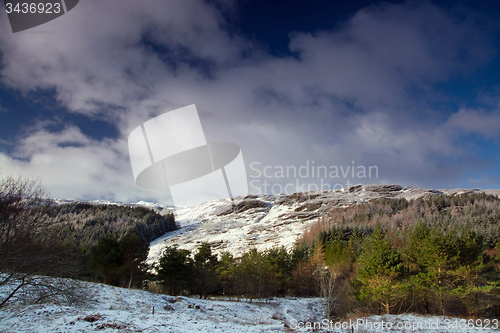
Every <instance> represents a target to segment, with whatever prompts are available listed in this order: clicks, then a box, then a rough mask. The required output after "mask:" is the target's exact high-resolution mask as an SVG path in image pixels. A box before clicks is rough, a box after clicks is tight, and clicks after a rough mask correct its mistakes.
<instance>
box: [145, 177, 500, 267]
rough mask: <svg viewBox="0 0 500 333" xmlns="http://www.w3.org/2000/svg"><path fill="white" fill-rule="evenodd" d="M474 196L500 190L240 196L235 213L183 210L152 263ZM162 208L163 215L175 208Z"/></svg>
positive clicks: (366, 188)
mask: <svg viewBox="0 0 500 333" xmlns="http://www.w3.org/2000/svg"><path fill="white" fill-rule="evenodd" d="M475 192H485V193H488V194H493V195H497V196H500V190H477V189H473V190H468V189H450V190H431V189H425V188H414V187H404V188H403V187H401V186H399V185H358V186H352V187H350V188H347V189H339V190H336V191H322V192H310V193H294V194H291V195H274V196H273V195H259V196H256V195H248V196H246V197H244V198H242V197H238V198H235V208H234V210H233V208H232V205H231V201H230V200H229V199H226V200H212V201H209V202H206V203H203V204H200V205H198V206H192V207H178V208H177V209H176V211H175V219H176V223H177V224H178V227H179V229H178V230H176V231H173V232H170V233H167V234H165V235H164V236H162V237H160V238H158V239H156V240H155V241H153V242H151V244H150V253H149V258H148V261H149V262H154V261H157V260H158V257H159V256H160V255H161V253H162V251H163V249H164V248H165V247H166V246H171V245H178V246H179V247H180V248H184V249H188V250H193V249H195V248H196V247H197V246H198V245H199V244H200V243H201V242H208V243H210V244H211V245H212V249H213V250H214V252H216V253H220V252H222V251H229V252H231V253H233V254H234V255H235V256H238V255H240V254H242V253H244V252H245V251H247V250H248V249H250V248H252V247H256V248H257V249H259V250H264V249H267V248H270V247H272V246H276V245H278V246H281V245H284V246H285V247H287V248H290V247H291V246H292V245H293V244H294V242H295V241H296V240H297V239H298V238H299V237H300V235H302V233H303V232H304V231H305V230H306V229H307V228H308V227H309V226H310V225H311V224H312V223H314V222H315V221H316V220H317V218H318V217H320V216H322V215H323V214H325V213H326V212H328V211H329V210H331V209H332V208H336V207H348V206H351V205H355V204H358V203H363V202H369V201H371V200H375V199H379V198H394V199H399V198H405V199H407V200H411V199H417V198H427V197H430V196H435V195H443V194H446V195H454V194H463V193H475ZM143 204H146V203H143ZM158 208H161V211H163V212H167V211H170V209H171V208H167V209H165V207H157V208H156V209H158Z"/></svg>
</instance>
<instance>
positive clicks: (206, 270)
mask: <svg viewBox="0 0 500 333" xmlns="http://www.w3.org/2000/svg"><path fill="white" fill-rule="evenodd" d="M217 264H218V260H217V256H216V255H213V254H212V249H211V247H210V244H209V243H202V244H201V245H200V247H199V248H198V252H197V253H196V254H195V255H194V268H195V281H196V284H197V289H198V291H199V293H200V299H201V298H202V297H203V296H204V297H205V299H206V298H207V296H208V293H209V292H212V291H213V290H215V288H216V287H217V274H216V268H217Z"/></svg>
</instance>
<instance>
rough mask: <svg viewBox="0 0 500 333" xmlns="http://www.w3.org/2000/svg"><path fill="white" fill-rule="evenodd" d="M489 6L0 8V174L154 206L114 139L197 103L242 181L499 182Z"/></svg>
mask: <svg viewBox="0 0 500 333" xmlns="http://www.w3.org/2000/svg"><path fill="white" fill-rule="evenodd" d="M499 17H500V3H499V2H498V1H444V0H442V1H385V2H380V1H264V0H244V1H231V0H211V1H207V0H205V1H202V0H188V1H186V0H172V1H153V0H151V1H149V0H146V1H137V0H107V1H102V0H85V1H80V3H79V4H78V5H77V6H76V7H75V8H74V9H72V10H71V11H70V12H68V13H67V14H65V15H63V16H61V17H59V18H57V19H55V20H53V21H50V22H48V23H46V24H43V25H40V26H38V27H35V28H32V29H29V30H25V31H22V32H18V33H12V30H11V28H10V26H9V21H8V18H7V15H6V13H5V11H3V10H0V173H1V176H2V177H5V176H10V175H13V176H22V177H27V178H32V179H38V180H40V182H41V183H42V184H43V186H44V187H45V188H46V189H47V190H48V192H49V193H50V195H51V196H52V197H57V198H64V199H85V200H94V199H107V200H117V201H123V202H136V201H139V200H147V201H156V202H166V201H168V200H167V198H166V196H165V193H164V191H159V190H148V189H142V188H140V187H138V186H137V185H136V184H135V181H134V176H133V174H132V168H131V163H130V158H129V151H128V145H127V138H128V135H129V134H130V133H131V131H132V130H133V129H134V128H136V127H137V126H140V125H141V124H142V123H144V122H145V121H147V120H149V119H151V118H153V117H156V116H158V115H161V114H163V113H165V112H168V111H171V110H175V109H178V108H181V107H184V106H187V105H191V104H196V107H197V110H198V114H199V116H200V119H201V124H202V126H203V130H204V132H205V135H206V138H207V140H209V141H223V142H232V143H236V144H238V145H239V146H240V147H241V152H242V155H243V158H244V162H245V165H246V170H247V176H248V184H249V191H250V192H251V193H255V194H258V193H273V194H276V193H279V192H287V193H290V192H294V191H301V190H307V189H308V187H307V186H310V187H309V189H311V190H314V189H315V187H314V186H318V187H322V188H323V189H326V187H324V186H326V185H328V186H331V188H333V187H340V186H345V185H353V184H399V185H402V186H414V187H427V188H433V189H439V188H481V189H487V188H500V154H499V152H500V52H499V51H500V35H499V32H500V20H499ZM301 167H303V168H302V171H303V172H302V173H299V172H298V171H299V170H300V168H301ZM317 167H322V169H321V170H325V169H326V170H328V172H327V173H323V174H320V175H319V177H318V172H317V171H318V169H317ZM370 168H371V169H370ZM294 169H295V170H296V171H297V172H296V173H295V174H294V172H293V170H294ZM363 170H365V172H364V173H363ZM368 170H372V171H373V172H372V173H371V174H369V173H368ZM286 171H289V172H286ZM306 171H308V174H306ZM313 171H316V173H315V174H314V175H313ZM352 171H355V172H354V173H353V172H352ZM375 171H376V172H375ZM287 185H289V186H287ZM304 185H306V186H305V187H304ZM311 185H313V186H312V187H311ZM285 188H286V191H285Z"/></svg>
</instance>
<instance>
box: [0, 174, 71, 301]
mask: <svg viewBox="0 0 500 333" xmlns="http://www.w3.org/2000/svg"><path fill="white" fill-rule="evenodd" d="M50 206H51V201H50V200H48V199H47V197H46V193H45V191H44V189H43V188H42V186H41V185H40V183H39V182H37V181H32V180H28V179H23V178H13V177H7V178H2V179H0V286H3V287H4V290H7V293H6V294H4V295H2V296H0V308H1V307H3V306H5V305H6V304H7V303H8V302H13V301H15V300H19V299H20V297H21V296H22V297H29V298H30V299H31V300H32V301H33V302H40V301H42V300H44V299H48V298H53V296H55V295H69V294H72V293H73V294H74V292H76V290H75V289H74V288H75V283H73V282H70V281H71V280H68V279H66V280H65V281H66V282H63V280H61V281H59V282H57V283H56V282H55V280H54V279H53V278H49V277H48V276H58V277H70V276H71V274H72V271H73V270H74V269H76V268H77V265H75V256H74V255H73V253H74V252H73V250H72V249H71V248H68V247H66V246H64V244H62V243H61V241H60V240H61V237H60V235H57V234H56V233H55V232H54V230H53V226H54V225H55V224H56V223H57V217H51V216H50V214H48V213H49V209H50ZM70 298H71V297H70Z"/></svg>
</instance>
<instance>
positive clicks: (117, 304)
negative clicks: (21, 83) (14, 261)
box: [0, 283, 498, 333]
mask: <svg viewBox="0 0 500 333" xmlns="http://www.w3.org/2000/svg"><path fill="white" fill-rule="evenodd" d="M85 285H86V288H87V289H88V293H89V295H90V300H89V301H88V302H87V303H86V304H83V305H80V306H68V305H64V304H59V303H52V304H38V305H26V306H10V307H8V308H6V309H3V310H1V311H0V332H5V333H14V332H30V333H32V332H96V331H99V332H238V333H239V332H293V331H297V332H310V331H315V332H346V333H347V332H440V333H441V332H442V333H448V332H450V333H451V332H480V331H481V332H485V331H486V330H485V329H481V328H468V327H467V324H466V323H464V322H461V321H460V319H453V318H442V317H424V316H416V315H398V316H395V315H391V316H382V317H380V316H372V317H368V318H365V317H363V318H354V319H351V321H350V322H349V320H345V321H340V322H336V323H335V322H329V321H327V320H324V318H323V317H322V313H321V300H320V299H318V298H275V299H272V300H268V302H267V303H265V302H255V301H254V302H252V303H250V302H244V301H240V302H237V301H228V300H199V299H197V298H188V297H173V296H167V295H157V294H151V293H149V292H145V291H140V290H130V289H122V288H115V287H110V286H106V285H102V284H95V283H86V284H85ZM0 292H1V290H0ZM315 323H316V324H315ZM484 324H485V322H484V321H483V325H484ZM314 325H316V326H314ZM342 326H343V328H342ZM391 326H392V327H391ZM489 326H490V327H491V328H493V327H498V322H496V326H495V324H494V322H491V323H490V325H489ZM314 327H316V330H314ZM351 327H352V330H351ZM488 331H495V332H498V329H497V330H488Z"/></svg>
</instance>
